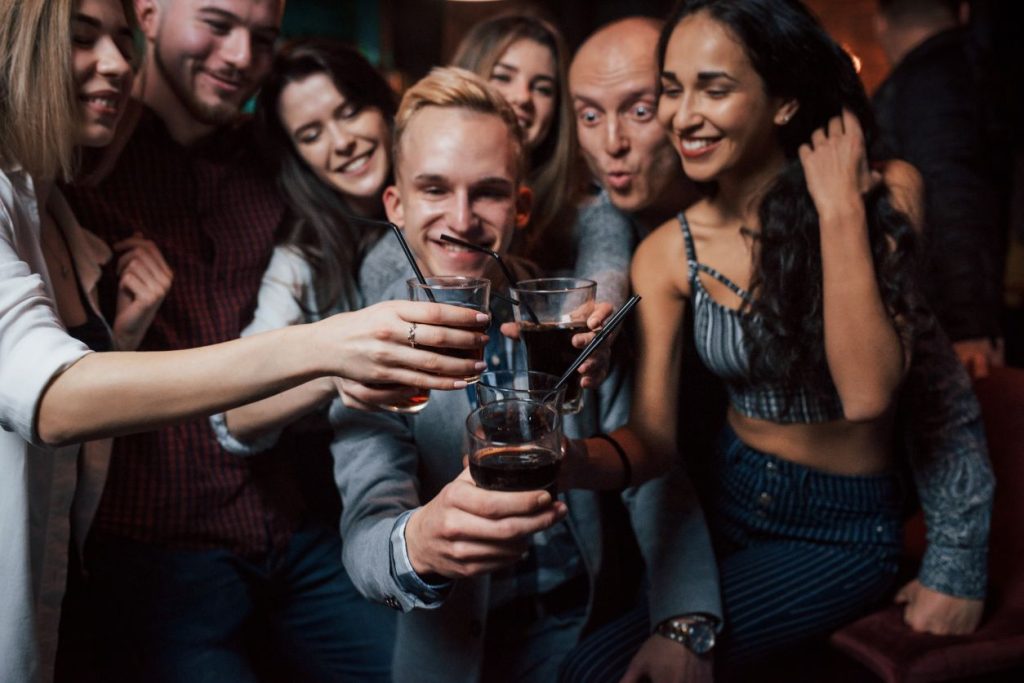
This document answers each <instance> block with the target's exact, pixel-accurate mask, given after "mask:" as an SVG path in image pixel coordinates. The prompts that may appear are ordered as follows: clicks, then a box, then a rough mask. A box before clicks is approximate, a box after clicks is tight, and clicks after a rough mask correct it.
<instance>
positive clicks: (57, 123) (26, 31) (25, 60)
mask: <svg viewBox="0 0 1024 683" xmlns="http://www.w3.org/2000/svg"><path fill="white" fill-rule="evenodd" d="M119 1H120V4H121V8H122V10H123V11H124V16H125V19H126V20H127V21H128V25H129V26H131V27H132V28H134V27H135V10H134V7H133V5H132V0H119ZM74 9H75V0H0V163H2V164H3V165H4V166H5V167H10V166H13V165H16V164H17V165H20V166H21V167H22V168H23V169H25V171H27V172H28V173H29V175H31V176H32V177H34V178H40V179H42V178H45V179H51V178H61V179H63V180H70V179H71V177H72V175H73V174H74V171H75V166H76V163H77V160H78V159H77V154H76V150H75V134H76V132H77V130H78V125H79V116H80V113H79V105H78V98H77V96H76V92H75V77H74V73H73V69H72V66H71V61H72V46H71V40H72V31H71V22H72V15H73V12H74ZM132 62H133V66H137V60H136V59H133V60H132Z"/></svg>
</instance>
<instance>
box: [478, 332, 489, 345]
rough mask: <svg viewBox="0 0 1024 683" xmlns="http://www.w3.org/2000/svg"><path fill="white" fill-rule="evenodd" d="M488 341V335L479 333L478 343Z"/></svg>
mask: <svg viewBox="0 0 1024 683" xmlns="http://www.w3.org/2000/svg"><path fill="white" fill-rule="evenodd" d="M489 341H491V337H490V335H486V334H481V335H480V343H481V344H486V343H487V342H489Z"/></svg>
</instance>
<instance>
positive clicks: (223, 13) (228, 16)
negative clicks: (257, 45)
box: [199, 7, 281, 38]
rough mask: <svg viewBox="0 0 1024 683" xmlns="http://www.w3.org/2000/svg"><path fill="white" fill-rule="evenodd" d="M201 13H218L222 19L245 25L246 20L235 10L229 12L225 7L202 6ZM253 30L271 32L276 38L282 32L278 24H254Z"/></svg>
mask: <svg viewBox="0 0 1024 683" xmlns="http://www.w3.org/2000/svg"><path fill="white" fill-rule="evenodd" d="M199 13H200V14H213V15H216V16H217V17H219V18H221V19H225V20H227V21H230V22H232V23H235V24H243V25H245V22H244V21H242V17H240V16H238V15H237V14H235V13H234V12H229V11H227V10H225V9H221V8H219V7H201V8H199ZM251 30H252V31H253V32H255V33H269V34H272V35H273V36H274V37H275V38H276V37H277V35H278V34H279V33H280V32H281V29H280V28H279V27H278V26H274V25H273V24H263V25H262V26H252V27H251Z"/></svg>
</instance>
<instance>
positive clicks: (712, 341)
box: [679, 213, 843, 424]
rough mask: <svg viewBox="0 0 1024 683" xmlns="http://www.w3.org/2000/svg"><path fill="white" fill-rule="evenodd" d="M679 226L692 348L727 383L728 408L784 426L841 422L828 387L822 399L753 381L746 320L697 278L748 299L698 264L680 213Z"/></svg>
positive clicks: (837, 402) (834, 396)
mask: <svg viewBox="0 0 1024 683" xmlns="http://www.w3.org/2000/svg"><path fill="white" fill-rule="evenodd" d="M679 225H680V227H682V229H683V240H684V241H685V243H686V262H687V264H688V266H689V275H688V278H689V282H690V292H691V301H692V302H693V336H694V344H695V345H696V349H697V354H698V355H699V356H700V358H701V360H702V361H704V364H705V365H706V366H707V367H708V369H709V370H711V372H713V373H715V374H716V375H717V376H718V377H719V378H721V379H722V381H723V382H724V383H725V388H726V391H727V392H728V394H729V402H730V403H731V404H732V407H733V408H734V409H736V411H738V412H739V413H741V414H743V415H746V416H748V417H752V418H755V419H759V420H769V421H771V422H778V423H782V424H794V423H802V424H807V423H814V422H828V421H830V420H840V419H842V418H843V404H842V402H841V401H840V400H839V394H838V393H836V390H835V387H833V386H831V383H830V385H829V393H828V395H827V396H824V397H821V396H818V395H816V394H815V393H814V392H812V391H808V390H804V389H798V390H796V391H794V390H791V389H787V388H786V387H783V386H781V385H779V384H776V383H773V382H771V381H759V380H755V379H753V378H752V377H751V374H752V373H751V370H750V353H749V350H748V349H747V346H746V341H745V339H744V336H743V325H742V324H741V317H742V316H744V315H749V314H747V313H741V312H740V311H737V310H735V309H732V308H729V307H728V306H724V305H722V304H720V303H718V302H717V301H715V300H714V299H712V298H711V295H710V294H709V293H708V291H707V290H706V289H704V286H703V285H702V284H701V281H700V272H701V271H703V272H705V273H707V274H708V275H710V276H711V277H713V278H715V279H716V280H718V281H719V282H721V283H722V284H724V285H725V286H726V287H728V288H729V289H731V290H732V291H733V292H735V293H736V295H737V296H738V297H740V298H741V299H743V300H744V301H747V302H749V301H750V294H749V293H748V292H747V291H746V290H744V289H743V288H742V287H740V286H739V285H737V284H736V283H735V282H733V281H732V280H730V279H729V278H727V277H726V276H724V275H722V274H721V273H719V272H718V271H717V270H715V269H714V268H712V267H710V266H707V265H704V264H703V263H699V262H698V261H697V251H696V249H695V248H694V245H693V236H692V235H691V234H690V225H689V223H687V221H686V216H685V215H684V214H682V213H680V214H679Z"/></svg>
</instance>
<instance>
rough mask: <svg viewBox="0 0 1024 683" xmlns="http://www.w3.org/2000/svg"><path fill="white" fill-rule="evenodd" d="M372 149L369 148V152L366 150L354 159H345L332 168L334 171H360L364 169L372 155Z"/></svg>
mask: <svg viewBox="0 0 1024 683" xmlns="http://www.w3.org/2000/svg"><path fill="white" fill-rule="evenodd" d="M373 151H374V150H372V149H371V150H370V151H369V152H366V153H365V154H360V155H359V156H357V157H356V158H355V159H350V160H349V161H346V162H345V163H344V164H342V165H341V166H338V167H337V168H336V169H334V172H335V173H359V172H360V171H363V170H364V169H366V167H367V166H369V164H370V159H371V158H372V157H373Z"/></svg>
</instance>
